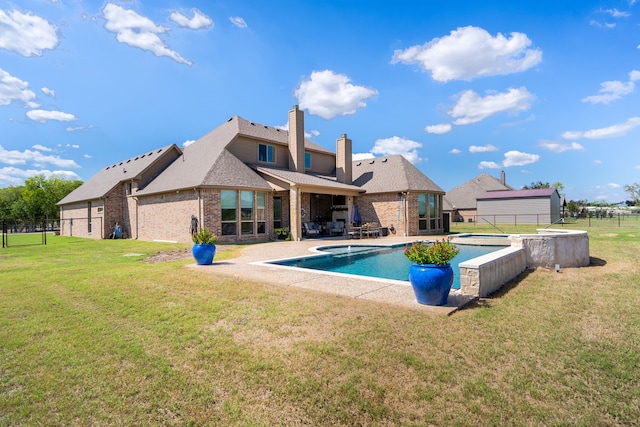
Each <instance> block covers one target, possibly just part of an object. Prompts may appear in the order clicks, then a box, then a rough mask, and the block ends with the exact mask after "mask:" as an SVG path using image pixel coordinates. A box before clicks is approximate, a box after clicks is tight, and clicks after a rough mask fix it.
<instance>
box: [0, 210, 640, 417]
mask: <svg viewBox="0 0 640 427" xmlns="http://www.w3.org/2000/svg"><path fill="white" fill-rule="evenodd" d="M635 224H637V225H636V226H625V227H621V226H618V224H617V222H611V223H609V224H608V225H601V226H599V227H597V228H596V227H595V226H590V225H588V224H580V223H578V224H572V225H571V226H572V228H583V229H586V230H588V231H589V235H590V245H591V256H592V260H593V263H592V265H591V266H590V267H587V268H581V269H564V270H563V271H561V272H560V273H556V272H554V271H547V270H537V271H531V272H527V273H526V274H525V275H523V276H522V277H520V278H519V279H518V280H516V281H514V282H512V283H510V284H508V285H507V286H506V287H505V288H504V290H502V291H500V292H499V294H498V295H495V296H493V297H492V298H487V299H482V300H480V301H478V302H477V303H475V304H473V305H472V306H470V307H468V308H466V309H464V310H461V311H459V312H457V313H455V314H454V315H453V316H450V317H446V316H434V315H427V314H424V313H420V312H417V311H414V310H405V309H402V308H399V307H397V306H387V305H383V304H376V303H372V302H367V301H362V300H353V299H349V298H341V297H337V296H332V295H328V294H321V293H312V292H305V291H303V290H298V289H291V288H280V287H273V286H268V285H264V284H260V283H252V282H246V281H242V280H238V279H233V278H222V277H220V278H212V277H210V276H209V275H202V274H201V273H199V272H198V271H194V269H188V268H185V267H184V265H185V264H190V263H193V261H191V260H182V261H172V262H164V263H156V264H150V263H146V262H144V261H143V259H144V258H146V257H147V256H150V255H152V254H154V253H156V252H159V251H170V250H176V249H181V248H185V247H186V246H184V245H178V244H167V243H149V242H138V241H132V240H104V241H93V240H84V239H77V238H65V237H53V236H52V237H50V238H48V239H47V245H46V246H27V247H12V248H8V249H1V250H0V426H5V425H6V426H9V425H11V426H13V425H118V426H120V425H179V426H182V425H251V426H257V425H263V426H273V425H331V426H340V425H344V426H353V425H446V426H451V425H453V426H455V425H483V426H484V425H541V426H542V425H544V426H548V425H563V426H564V425H584V426H593V425H598V426H600V425H634V424H636V423H637V422H638V418H639V415H638V414H640V369H639V367H640V268H639V265H640V223H638V222H636V223H635ZM566 227H567V228H569V227H568V225H567V226H566ZM535 228H536V227H524V228H520V229H518V228H511V229H509V230H508V231H509V232H532V231H533V230H535ZM480 230H481V228H480V226H479V225H478V226H476V225H474V224H471V225H469V224H464V225H458V227H452V231H453V232H465V231H474V232H490V231H491V230H490V229H486V230H483V231H480ZM494 231H495V230H494ZM236 252H237V250H236V251H228V252H221V253H219V254H217V255H216V260H217V261H218V260H221V259H223V258H224V257H230V256H234V254H235V253H236ZM136 254H138V255H136ZM125 255H129V256H125ZM219 257H220V258H219ZM214 268H215V267H214Z"/></svg>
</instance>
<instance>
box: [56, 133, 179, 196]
mask: <svg viewBox="0 0 640 427" xmlns="http://www.w3.org/2000/svg"><path fill="white" fill-rule="evenodd" d="M180 152H181V151H180V149H179V148H178V147H177V146H176V145H175V144H172V145H167V146H165V147H162V148H159V149H156V150H153V151H149V152H146V153H144V154H140V155H138V156H135V157H132V158H130V159H127V160H124V161H122V162H118V163H114V164H113V165H109V166H106V167H105V168H104V169H102V170H101V171H99V172H98V173H97V174H95V175H94V176H93V177H92V178H91V179H89V180H88V181H86V182H85V183H84V184H82V185H81V186H80V187H78V188H76V189H75V190H74V191H72V192H71V193H69V194H68V195H67V196H66V197H65V198H64V199H62V200H60V201H59V202H58V205H62V204H67V203H75V202H81V201H85V200H94V199H99V198H102V197H104V196H106V195H107V193H109V191H111V190H112V189H113V188H114V187H115V186H116V185H118V184H119V183H120V182H122V181H129V180H131V179H139V178H140V176H141V175H142V174H144V172H145V171H147V170H148V169H149V168H150V167H151V166H152V165H153V164H154V163H156V162H157V161H159V160H160V159H162V158H163V157H165V156H167V155H171V153H173V155H174V156H178V155H179V154H180Z"/></svg>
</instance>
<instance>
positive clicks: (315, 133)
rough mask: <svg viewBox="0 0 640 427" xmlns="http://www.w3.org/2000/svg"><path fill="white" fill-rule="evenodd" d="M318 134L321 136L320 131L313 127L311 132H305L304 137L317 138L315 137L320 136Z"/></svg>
mask: <svg viewBox="0 0 640 427" xmlns="http://www.w3.org/2000/svg"><path fill="white" fill-rule="evenodd" d="M318 136H320V131H319V130H316V129H312V130H310V131H309V132H305V133H304V137H305V138H315V137H318Z"/></svg>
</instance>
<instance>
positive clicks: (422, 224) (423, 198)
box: [418, 194, 427, 230]
mask: <svg viewBox="0 0 640 427" xmlns="http://www.w3.org/2000/svg"><path fill="white" fill-rule="evenodd" d="M418 230H427V195H426V194H418Z"/></svg>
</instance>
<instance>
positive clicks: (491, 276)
mask: <svg viewBox="0 0 640 427" xmlns="http://www.w3.org/2000/svg"><path fill="white" fill-rule="evenodd" d="M589 263H590V257H589V236H588V235H587V232H586V231H579V230H547V229H542V230H538V234H517V235H511V246H510V247H508V248H505V249H501V250H499V251H496V252H492V253H490V254H487V255H483V256H480V257H477V258H474V259H471V260H469V261H466V262H463V263H460V292H461V293H462V294H464V295H473V296H477V297H486V296H487V295H489V294H491V293H493V292H495V291H497V290H498V289H500V287H501V286H502V285H504V284H505V283H507V282H508V281H510V280H512V279H514V278H516V277H517V276H518V275H519V274H520V273H522V272H523V271H524V270H525V269H527V268H530V269H533V268H538V267H542V268H551V269H553V268H555V266H556V265H558V266H559V267H560V268H571V267H586V266H588V265H589Z"/></svg>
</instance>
